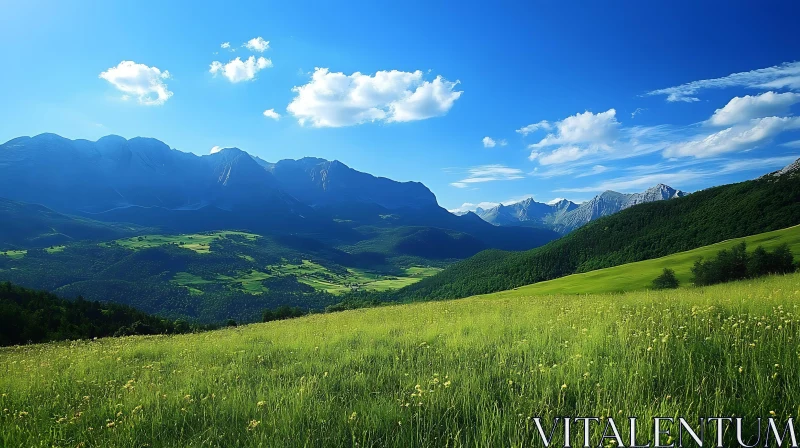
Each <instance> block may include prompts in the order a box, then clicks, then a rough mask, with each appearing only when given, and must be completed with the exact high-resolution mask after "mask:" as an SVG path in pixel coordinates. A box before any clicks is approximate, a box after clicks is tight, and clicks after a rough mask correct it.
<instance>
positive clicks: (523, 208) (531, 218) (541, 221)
mask: <svg viewBox="0 0 800 448" xmlns="http://www.w3.org/2000/svg"><path fill="white" fill-rule="evenodd" d="M576 208H578V205H577V204H575V203H574V202H571V201H568V200H566V199H562V200H560V201H558V202H555V203H552V204H544V203H541V202H536V201H534V200H533V198H528V199H525V200H523V201H520V202H517V203H514V204H510V205H503V204H500V205H498V206H496V207H492V208H490V209H486V210H484V209H480V208H479V209H477V210H476V211H475V213H476V214H477V215H478V216H480V217H481V218H483V219H484V220H485V221H487V222H490V223H492V224H495V225H498V226H518V225H525V224H531V225H541V226H543V227H550V226H553V225H555V224H556V223H557V222H560V220H561V219H563V217H564V215H565V214H566V213H568V212H570V211H572V210H575V209H576Z"/></svg>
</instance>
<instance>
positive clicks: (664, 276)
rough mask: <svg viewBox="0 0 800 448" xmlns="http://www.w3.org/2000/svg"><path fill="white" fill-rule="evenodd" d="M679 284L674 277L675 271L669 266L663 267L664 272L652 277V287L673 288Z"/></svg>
mask: <svg viewBox="0 0 800 448" xmlns="http://www.w3.org/2000/svg"><path fill="white" fill-rule="evenodd" d="M679 285H680V282H679V281H678V278H677V277H675V271H673V270H672V269H669V268H664V272H662V273H661V275H659V276H658V277H656V278H655V279H653V289H675V288H677V287H678V286H679Z"/></svg>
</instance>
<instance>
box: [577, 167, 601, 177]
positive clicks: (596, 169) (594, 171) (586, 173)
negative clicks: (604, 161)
mask: <svg viewBox="0 0 800 448" xmlns="http://www.w3.org/2000/svg"><path fill="white" fill-rule="evenodd" d="M608 170H609V168H608V167H607V166H603V165H595V166H593V167H592V168H591V169H590V170H588V171H584V172H582V173H580V174H578V175H577V176H575V177H588V176H594V175H597V174H602V173H605V172H606V171H608Z"/></svg>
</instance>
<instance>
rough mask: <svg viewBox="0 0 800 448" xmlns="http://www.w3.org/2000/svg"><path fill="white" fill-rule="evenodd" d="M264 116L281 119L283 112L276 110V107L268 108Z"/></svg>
mask: <svg viewBox="0 0 800 448" xmlns="http://www.w3.org/2000/svg"><path fill="white" fill-rule="evenodd" d="M264 116H265V117H267V118H272V119H273V120H280V119H281V114H279V113H277V112H275V109H267V110H265V111H264Z"/></svg>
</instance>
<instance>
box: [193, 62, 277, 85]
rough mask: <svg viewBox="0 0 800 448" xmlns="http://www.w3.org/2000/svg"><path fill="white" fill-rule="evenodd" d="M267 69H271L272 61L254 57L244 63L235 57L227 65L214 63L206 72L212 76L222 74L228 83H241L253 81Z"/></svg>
mask: <svg viewBox="0 0 800 448" xmlns="http://www.w3.org/2000/svg"><path fill="white" fill-rule="evenodd" d="M267 67H272V61H270V60H269V59H267V58H264V57H259V58H258V59H256V57H255V56H250V57H249V58H247V59H246V60H244V61H242V59H241V58H238V57H237V58H236V59H233V60H231V61H230V62H228V63H227V64H223V63H221V62H219V61H214V62H212V63H211V67H210V69H209V70H208V71H209V72H210V73H211V74H213V75H214V76H217V74H218V73H222V75H223V76H225V77H226V78H228V81H230V82H241V81H250V80H253V79H255V77H256V74H257V73H258V72H260V71H261V70H263V69H265V68H267Z"/></svg>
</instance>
